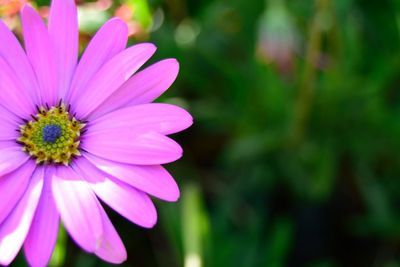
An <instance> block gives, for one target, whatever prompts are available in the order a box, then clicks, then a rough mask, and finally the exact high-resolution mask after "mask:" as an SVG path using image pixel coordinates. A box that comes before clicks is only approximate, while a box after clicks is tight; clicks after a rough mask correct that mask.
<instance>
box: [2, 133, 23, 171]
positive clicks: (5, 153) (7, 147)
mask: <svg viewBox="0 0 400 267" xmlns="http://www.w3.org/2000/svg"><path fill="white" fill-rule="evenodd" d="M28 159H29V155H28V154H26V153H24V152H22V151H21V147H20V146H19V145H17V144H16V143H15V142H13V141H0V177H2V176H3V175H5V174H7V173H11V172H12V171H14V170H16V169H18V168H19V167H20V166H21V165H22V164H24V163H25V162H26V161H27V160H28Z"/></svg>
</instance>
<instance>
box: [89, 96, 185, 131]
mask: <svg viewBox="0 0 400 267" xmlns="http://www.w3.org/2000/svg"><path fill="white" fill-rule="evenodd" d="M192 123H193V119H192V116H190V114H189V113H188V112H187V111H186V110H184V109H182V108H180V107H177V106H174V105H169V104H159V103H152V104H143V105H138V106H131V107H127V108H122V109H118V110H117V111H114V112H111V113H108V114H107V115H104V116H102V117H100V118H98V119H96V120H93V121H91V122H90V126H89V127H88V132H91V133H92V132H93V133H94V132H101V131H103V130H109V129H117V128H118V129H129V130H130V131H133V132H152V131H154V132H158V133H162V134H173V133H176V132H180V131H182V130H184V129H186V128H188V127H189V126H190V125H192Z"/></svg>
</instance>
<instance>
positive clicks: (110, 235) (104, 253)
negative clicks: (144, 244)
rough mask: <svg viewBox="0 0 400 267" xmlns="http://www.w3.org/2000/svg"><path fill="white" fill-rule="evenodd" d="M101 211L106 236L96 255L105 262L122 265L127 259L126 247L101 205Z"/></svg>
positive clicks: (104, 235)
mask: <svg viewBox="0 0 400 267" xmlns="http://www.w3.org/2000/svg"><path fill="white" fill-rule="evenodd" d="M99 210H100V214H101V219H102V222H103V233H104V234H103V241H102V242H101V246H100V247H99V249H97V250H96V251H95V252H94V253H95V254H96V255H97V256H98V257H99V258H100V259H102V260H104V261H107V262H111V263H113V264H121V263H122V262H124V261H126V258H127V255H126V249H125V246H124V244H123V243H122V240H121V238H120V237H119V235H118V233H117V231H116V230H115V228H114V226H113V225H112V223H111V221H110V219H109V218H108V216H107V214H106V212H105V211H104V209H103V207H102V206H101V205H99Z"/></svg>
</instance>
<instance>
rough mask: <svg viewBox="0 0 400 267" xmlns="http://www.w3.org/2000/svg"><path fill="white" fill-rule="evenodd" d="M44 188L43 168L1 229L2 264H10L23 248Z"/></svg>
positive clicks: (0, 248) (0, 251)
mask: <svg viewBox="0 0 400 267" xmlns="http://www.w3.org/2000/svg"><path fill="white" fill-rule="evenodd" d="M42 187H43V168H38V169H37V170H36V171H35V173H34V174H33V176H32V179H31V182H30V183H29V187H28V189H27V190H26V192H25V194H24V196H23V197H22V198H21V200H20V201H19V203H18V205H17V206H16V207H15V209H14V210H13V211H12V213H11V214H10V216H8V218H7V219H6V220H5V221H4V222H3V224H2V225H1V227H0V264H3V265H8V264H10V263H11V261H12V260H13V259H14V258H15V256H16V255H17V254H18V251H19V250H20V248H21V247H22V244H23V242H24V241H25V237H26V235H27V234H28V231H29V227H30V226H31V222H32V219H33V216H34V214H35V211H36V207H37V204H38V202H39V198H40V194H41V192H42Z"/></svg>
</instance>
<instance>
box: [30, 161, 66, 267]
mask: <svg viewBox="0 0 400 267" xmlns="http://www.w3.org/2000/svg"><path fill="white" fill-rule="evenodd" d="M51 178H52V168H47V169H46V170H45V173H44V185H43V190H42V195H41V197H40V200H39V204H38V207H37V209H36V213H35V216H34V218H33V221H32V225H31V228H30V229H29V233H28V235H27V237H26V240H25V243H24V252H25V256H26V258H27V260H28V262H29V265H30V266H33V267H41V266H47V263H48V262H49V260H50V258H51V255H52V253H53V249H54V246H55V244H56V240H57V236H58V227H59V223H60V216H59V214H58V211H57V208H56V204H55V202H54V199H53V195H52V192H51Z"/></svg>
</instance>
